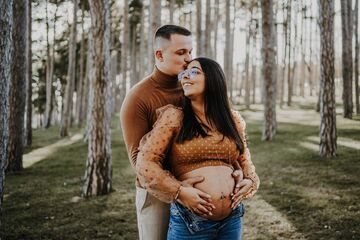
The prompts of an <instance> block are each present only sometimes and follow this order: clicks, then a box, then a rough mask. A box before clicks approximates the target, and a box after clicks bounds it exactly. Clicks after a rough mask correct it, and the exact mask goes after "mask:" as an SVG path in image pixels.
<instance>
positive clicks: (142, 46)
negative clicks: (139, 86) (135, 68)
mask: <svg viewBox="0 0 360 240" xmlns="http://www.w3.org/2000/svg"><path fill="white" fill-rule="evenodd" d="M144 8H145V6H144V5H143V7H142V8H141V21H140V57H142V58H144V57H145V50H146V49H145V47H146V46H145V45H146V42H145V33H144V32H145V31H144V30H145V28H144V24H145V21H144V19H145V10H144ZM144 62H145V61H141V64H140V69H139V79H142V78H143V77H144V74H145V71H144V70H145V64H144Z"/></svg>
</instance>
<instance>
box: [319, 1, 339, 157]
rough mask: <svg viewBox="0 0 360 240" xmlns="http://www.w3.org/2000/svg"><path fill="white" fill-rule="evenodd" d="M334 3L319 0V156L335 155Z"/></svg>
mask: <svg viewBox="0 0 360 240" xmlns="http://www.w3.org/2000/svg"><path fill="white" fill-rule="evenodd" d="M334 15H335V13H334V1H333V0H329V1H324V0H319V16H320V19H319V26H320V36H321V37H320V47H321V50H320V51H321V53H320V63H321V66H320V68H321V78H320V82H321V85H320V117H321V122H320V156H323V157H332V156H335V155H336V138H337V133H336V111H335V85H334V73H335V68H334Z"/></svg>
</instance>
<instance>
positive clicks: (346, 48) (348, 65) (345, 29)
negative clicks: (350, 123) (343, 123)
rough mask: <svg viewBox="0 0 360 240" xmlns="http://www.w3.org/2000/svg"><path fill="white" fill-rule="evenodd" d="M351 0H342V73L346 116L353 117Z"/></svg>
mask: <svg viewBox="0 0 360 240" xmlns="http://www.w3.org/2000/svg"><path fill="white" fill-rule="evenodd" d="M351 3H352V1H351V0H346V1H345V0H342V1H341V28H342V67H343V68H342V74H343V94H342V99H343V104H344V117H345V118H349V119H352V113H353V101H352V77H353V76H352V72H353V63H352V28H353V25H352V11H351Z"/></svg>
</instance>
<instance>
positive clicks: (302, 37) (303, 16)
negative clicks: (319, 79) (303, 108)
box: [299, 1, 306, 97]
mask: <svg viewBox="0 0 360 240" xmlns="http://www.w3.org/2000/svg"><path fill="white" fill-rule="evenodd" d="M302 3H303V2H302V1H301V4H302ZM301 13H302V14H301V35H300V45H301V74H300V79H299V96H301V97H305V78H306V68H305V65H306V62H305V49H306V42H305V39H306V27H304V26H305V21H306V7H305V6H302V10H301Z"/></svg>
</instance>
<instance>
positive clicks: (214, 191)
mask: <svg viewBox="0 0 360 240" xmlns="http://www.w3.org/2000/svg"><path fill="white" fill-rule="evenodd" d="M232 172H233V169H232V168H230V167H228V166H209V167H202V168H198V169H195V170H192V171H190V172H187V173H185V174H182V175H181V176H180V177H179V178H178V179H179V180H180V181H183V180H185V179H188V178H191V177H197V176H202V177H204V181H203V182H201V183H197V184H195V185H194V187H195V188H197V189H199V190H201V191H203V192H205V193H207V194H209V195H210V196H211V200H212V204H214V205H215V207H216V208H215V209H214V210H212V212H211V213H212V214H213V215H212V216H211V215H206V216H203V215H202V217H205V218H207V219H210V220H222V219H224V218H226V217H227V216H229V215H230V213H231V211H232V209H231V196H230V194H231V193H232V192H233V190H234V186H235V180H234V178H233V177H232V176H231V174H232Z"/></svg>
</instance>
